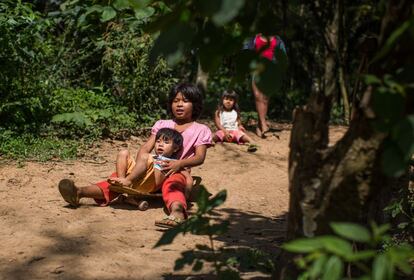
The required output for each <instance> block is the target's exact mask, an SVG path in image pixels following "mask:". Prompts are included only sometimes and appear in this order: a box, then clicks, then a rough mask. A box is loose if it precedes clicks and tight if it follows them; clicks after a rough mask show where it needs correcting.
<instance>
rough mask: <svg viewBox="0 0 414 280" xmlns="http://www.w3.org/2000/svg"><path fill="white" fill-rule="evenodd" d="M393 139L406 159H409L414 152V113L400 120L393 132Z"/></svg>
mask: <svg viewBox="0 0 414 280" xmlns="http://www.w3.org/2000/svg"><path fill="white" fill-rule="evenodd" d="M391 136H392V139H393V141H394V142H395V143H396V144H397V145H398V147H399V148H400V149H401V151H402V152H403V154H404V160H405V161H407V162H408V161H409V160H410V159H411V157H412V155H413V154H414V115H409V116H407V117H405V118H404V119H402V120H400V121H399V122H398V123H397V124H396V125H395V127H394V128H393V130H392V132H391Z"/></svg>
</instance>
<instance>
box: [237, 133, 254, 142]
mask: <svg viewBox="0 0 414 280" xmlns="http://www.w3.org/2000/svg"><path fill="white" fill-rule="evenodd" d="M240 140H241V141H239V142H243V143H253V140H252V138H250V137H249V136H247V134H244V135H243V136H242V137H240Z"/></svg>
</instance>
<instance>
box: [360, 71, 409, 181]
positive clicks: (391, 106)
mask: <svg viewBox="0 0 414 280" xmlns="http://www.w3.org/2000/svg"><path fill="white" fill-rule="evenodd" d="M404 71H405V70H404V68H401V69H400V70H399V73H396V74H395V75H390V74H386V75H384V77H382V79H380V78H379V77H376V76H374V75H367V76H365V83H366V84H367V85H371V86H373V87H374V95H373V108H374V111H375V114H376V119H375V120H374V121H373V126H374V128H375V129H377V130H379V131H382V132H386V133H389V136H388V138H387V141H386V142H385V145H384V153H383V156H382V165H383V169H384V172H385V174H387V175H388V176H395V177H397V176H400V175H401V174H403V173H404V172H405V171H406V170H407V167H408V164H409V162H410V160H411V157H412V156H413V155H414V115H413V114H409V115H407V114H406V113H405V111H406V108H405V104H406V102H407V100H408V99H409V98H412V97H410V95H412V92H411V91H412V89H411V88H412V85H411V84H410V83H409V82H407V81H405V75H401V73H402V72H404Z"/></svg>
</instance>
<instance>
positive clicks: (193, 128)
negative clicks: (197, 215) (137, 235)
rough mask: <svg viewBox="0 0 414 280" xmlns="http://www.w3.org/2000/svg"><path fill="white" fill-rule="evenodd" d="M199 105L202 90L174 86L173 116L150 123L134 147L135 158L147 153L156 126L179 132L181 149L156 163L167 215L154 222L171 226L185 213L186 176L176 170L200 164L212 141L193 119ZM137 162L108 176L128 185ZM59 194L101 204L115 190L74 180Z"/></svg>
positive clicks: (76, 201)
mask: <svg viewBox="0 0 414 280" xmlns="http://www.w3.org/2000/svg"><path fill="white" fill-rule="evenodd" d="M202 106H203V98H202V94H201V92H200V91H199V90H198V88H197V87H196V86H194V85H191V84H186V83H183V84H179V85H177V86H175V87H174V88H173V89H172V90H171V92H170V94H169V98H168V111H169V112H170V114H172V116H173V119H171V120H160V121H157V122H156V123H155V125H154V126H153V127H152V130H151V136H150V137H149V139H148V140H147V142H146V143H145V144H143V145H142V146H141V148H140V149H139V151H138V155H137V162H138V161H139V160H140V158H141V154H143V153H149V152H151V150H152V149H153V148H154V144H155V135H156V133H157V131H158V130H159V129H160V128H163V127H167V128H173V129H175V130H177V131H178V132H180V133H181V135H182V136H183V140H184V141H183V149H182V153H181V155H180V156H179V159H178V160H171V161H170V160H165V161H162V162H161V163H160V164H161V165H162V166H163V170H164V171H165V172H166V173H165V175H166V177H167V179H166V180H165V181H164V183H163V185H162V195H163V199H164V202H165V205H166V207H167V209H168V211H169V213H170V215H169V216H167V217H165V218H164V219H162V220H160V221H156V222H155V224H156V225H157V226H160V227H173V226H176V225H177V224H179V223H180V222H182V221H183V220H184V219H185V218H186V217H187V212H186V210H187V202H186V196H187V195H188V191H189V190H188V189H186V183H187V182H186V178H185V176H184V175H183V174H181V173H180V170H183V169H187V170H189V168H191V167H193V166H197V165H201V164H203V162H204V160H205V157H206V153H207V148H208V147H209V146H210V145H211V141H212V139H211V137H212V135H211V130H210V129H209V128H208V127H207V126H205V125H203V124H200V123H197V122H196V120H197V118H198V117H199V116H200V114H201V110H202ZM121 153H123V154H125V151H121ZM137 166H138V165H136V166H135V167H134V169H133V170H132V171H131V173H130V174H128V175H127V176H126V177H120V178H112V180H115V181H116V182H117V183H118V184H120V185H123V186H125V187H128V186H129V185H131V183H132V181H133V180H135V179H137V177H138V175H139V174H140V170H139V167H137ZM118 175H120V174H118ZM121 176H122V175H121ZM68 193H69V195H68ZM61 194H62V192H61ZM62 196H63V197H64V199H65V200H66V201H67V202H69V203H70V204H71V205H72V206H78V205H79V199H80V198H82V197H90V198H94V199H95V200H96V201H97V202H98V203H100V204H101V205H107V204H108V203H109V202H111V201H112V200H113V199H115V198H116V197H117V196H119V194H118V193H114V192H112V191H111V190H110V189H109V183H107V182H100V183H98V184H96V185H92V186H88V187H83V188H78V187H76V186H75V184H74V183H73V184H70V186H68V187H66V188H65V195H63V194H62Z"/></svg>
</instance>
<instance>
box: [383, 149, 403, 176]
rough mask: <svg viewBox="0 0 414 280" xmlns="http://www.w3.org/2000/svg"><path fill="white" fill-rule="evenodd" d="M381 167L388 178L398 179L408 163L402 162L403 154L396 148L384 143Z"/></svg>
mask: <svg viewBox="0 0 414 280" xmlns="http://www.w3.org/2000/svg"><path fill="white" fill-rule="evenodd" d="M382 167H383V170H384V173H385V174H386V175H387V176H390V177H398V176H400V175H402V174H403V173H404V172H405V170H406V168H407V167H408V162H407V161H406V160H404V154H403V153H402V152H401V150H400V149H399V148H398V146H397V145H395V144H394V143H392V142H386V143H385V144H384V152H383V154H382Z"/></svg>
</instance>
